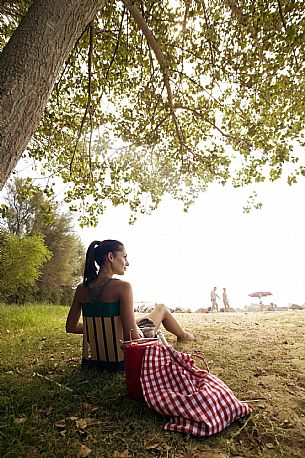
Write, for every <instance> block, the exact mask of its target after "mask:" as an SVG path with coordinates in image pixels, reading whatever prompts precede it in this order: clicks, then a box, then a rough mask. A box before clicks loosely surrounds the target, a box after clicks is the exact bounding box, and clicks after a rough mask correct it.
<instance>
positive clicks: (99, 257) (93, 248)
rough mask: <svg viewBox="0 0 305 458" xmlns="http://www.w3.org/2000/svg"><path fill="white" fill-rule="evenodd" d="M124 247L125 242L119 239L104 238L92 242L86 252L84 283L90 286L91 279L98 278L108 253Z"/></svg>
mask: <svg viewBox="0 0 305 458" xmlns="http://www.w3.org/2000/svg"><path fill="white" fill-rule="evenodd" d="M123 247H124V245H123V243H121V242H119V241H118V240H103V241H102V242H99V241H97V240H95V241H94V242H92V243H90V245H89V247H88V250H87V254H86V264H85V270H84V280H83V284H84V285H85V286H88V283H90V281H91V280H93V279H94V278H97V276H98V273H99V270H100V268H101V266H102V265H103V264H104V263H105V261H106V258H107V255H108V253H116V252H117V251H120V250H122V249H123Z"/></svg>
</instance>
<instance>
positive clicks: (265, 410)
mask: <svg viewBox="0 0 305 458" xmlns="http://www.w3.org/2000/svg"><path fill="white" fill-rule="evenodd" d="M66 314H67V309H66V308H64V307H53V306H50V307H46V306H28V307H8V306H3V307H0V318H1V323H2V328H1V342H0V345H1V348H0V350H1V355H2V367H1V369H2V372H1V378H0V383H1V393H2V395H1V398H0V399H1V414H2V415H1V420H0V441H1V451H0V454H1V456H3V457H6V458H13V457H16V458H17V457H18V458H20V457H35V456H42V457H46V458H49V457H76V456H79V457H82V456H83V457H85V456H89V457H90V458H91V457H92V458H93V457H125V458H131V457H135V458H138V457H139V458H141V457H143V458H144V457H167V458H182V457H189V458H201V457H202V458H204V457H205V458H228V457H233V456H235V457H244V458H251V457H266V458H268V457H287V458H294V457H303V456H305V445H304V444H305V434H304V430H305V416H304V415H305V350H304V349H305V345H304V344H305V332H304V330H305V323H304V321H305V313H304V312H277V313H276V312H267V313H248V314H237V313H228V314H223V313H219V314H208V315H205V314H177V317H178V319H179V320H180V321H181V322H182V323H183V325H184V326H185V327H186V328H187V329H189V330H190V331H194V332H196V334H197V340H196V342H192V343H188V344H186V345H177V344H175V347H176V348H177V349H179V350H183V351H187V352H190V353H191V352H192V351H194V350H196V351H198V350H199V351H201V352H203V353H204V355H205V357H206V359H207V361H208V363H209V366H210V369H211V371H212V372H213V373H214V374H215V375H217V376H219V377H220V378H222V379H223V380H224V382H225V383H227V385H228V386H229V387H230V388H231V389H232V390H233V391H234V392H235V394H236V395H237V396H238V397H239V398H240V399H242V400H247V401H249V402H250V403H252V405H254V411H253V413H252V414H251V415H250V416H249V417H248V418H247V419H243V420H239V421H236V422H235V423H233V424H232V425H231V426H230V427H229V428H228V429H227V430H225V431H224V432H223V433H221V434H219V435H216V436H213V437H210V438H202V439H196V438H193V437H190V436H187V435H181V434H177V433H170V432H166V431H164V430H163V424H164V422H165V421H164V418H163V417H162V416H160V415H156V414H154V413H153V412H151V411H150V410H149V409H148V407H147V406H146V404H145V402H144V401H131V400H129V399H128V397H127V395H126V391H125V381H124V376H123V375H122V374H115V375H113V374H105V373H102V372H98V371H92V370H90V371H88V370H85V371H84V370H81V369H80V365H79V362H80V355H81V337H80V336H71V335H66V334H65V332H64V322H65V318H66ZM166 337H167V338H168V340H169V342H171V343H174V340H173V339H172V338H171V337H170V336H168V335H167V336H166ZM37 374H39V375H37ZM67 388H69V389H67Z"/></svg>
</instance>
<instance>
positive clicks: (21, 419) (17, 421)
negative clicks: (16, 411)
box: [14, 417, 26, 425]
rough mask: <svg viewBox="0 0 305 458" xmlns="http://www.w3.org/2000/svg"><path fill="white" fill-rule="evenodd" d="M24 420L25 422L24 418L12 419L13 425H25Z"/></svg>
mask: <svg viewBox="0 0 305 458" xmlns="http://www.w3.org/2000/svg"><path fill="white" fill-rule="evenodd" d="M25 420H26V418H24V417H19V418H15V419H14V423H15V424H16V425H22V424H23V423H25Z"/></svg>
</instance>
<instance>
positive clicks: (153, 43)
mask: <svg viewBox="0 0 305 458" xmlns="http://www.w3.org/2000/svg"><path fill="white" fill-rule="evenodd" d="M122 2H123V4H124V5H125V7H126V8H127V9H128V11H129V12H130V14H131V16H132V17H133V19H134V20H135V22H136V24H137V25H138V27H139V28H140V30H142V33H143V34H144V36H145V37H146V39H147V42H148V44H149V46H150V47H151V48H152V50H153V52H154V54H155V56H156V59H157V61H158V63H159V65H160V69H161V72H162V75H163V80H164V85H165V88H166V92H167V98H168V105H169V109H170V112H171V116H172V119H173V122H174V125H175V129H176V133H177V137H178V140H179V143H180V145H181V147H182V145H183V144H184V139H183V135H182V132H181V129H180V126H179V123H178V120H177V117H176V114H175V107H174V104H173V93H172V89H171V85H170V80H169V74H168V64H167V62H166V60H165V57H164V55H163V53H162V50H161V47H160V45H159V43H158V42H157V40H156V38H155V37H154V35H153V33H152V31H151V30H150V28H149V27H148V24H147V23H146V21H145V19H144V18H143V16H142V14H141V12H140V10H139V9H138V7H137V6H136V5H135V3H134V1H133V0H122Z"/></svg>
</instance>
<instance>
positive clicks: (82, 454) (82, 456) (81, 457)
mask: <svg viewBox="0 0 305 458" xmlns="http://www.w3.org/2000/svg"><path fill="white" fill-rule="evenodd" d="M91 452H92V450H91V448H88V447H86V446H85V445H83V444H81V446H80V450H79V452H78V454H77V458H86V456H88V455H90V453H91Z"/></svg>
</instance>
